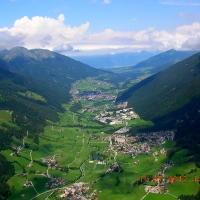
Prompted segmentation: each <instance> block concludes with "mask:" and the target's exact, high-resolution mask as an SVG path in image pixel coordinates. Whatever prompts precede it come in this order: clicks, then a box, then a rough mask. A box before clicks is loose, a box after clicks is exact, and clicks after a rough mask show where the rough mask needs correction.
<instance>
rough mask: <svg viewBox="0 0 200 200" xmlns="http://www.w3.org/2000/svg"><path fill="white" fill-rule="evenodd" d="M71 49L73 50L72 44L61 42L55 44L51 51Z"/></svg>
mask: <svg viewBox="0 0 200 200" xmlns="http://www.w3.org/2000/svg"><path fill="white" fill-rule="evenodd" d="M73 50H74V48H73V46H71V45H69V44H62V45H60V46H56V47H54V48H53V51H56V52H66V51H73Z"/></svg>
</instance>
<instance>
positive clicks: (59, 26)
mask: <svg viewBox="0 0 200 200" xmlns="http://www.w3.org/2000/svg"><path fill="white" fill-rule="evenodd" d="M64 20H65V17H64V15H63V14H61V15H59V16H58V19H53V18H49V17H39V16H36V17H33V18H32V19H29V18H28V17H26V16H25V17H23V18H21V19H18V20H16V21H15V23H14V26H13V27H12V28H10V29H8V28H0V34H1V35H4V37H6V38H8V37H12V40H9V39H6V41H7V43H6V44H5V39H3V38H4V37H0V43H1V46H3V45H2V44H4V45H5V48H9V47H10V46H16V43H17V44H21V45H22V44H24V45H25V46H26V47H27V48H47V49H50V50H51V49H53V48H54V47H55V46H59V45H61V44H66V43H70V42H75V41H76V42H77V41H79V40H83V39H84V37H85V33H86V31H87V30H88V28H89V22H86V23H85V24H82V25H80V26H79V27H70V26H69V25H65V24H64ZM14 38H16V43H13V42H11V41H13V40H15V39H14ZM9 41H10V42H9ZM20 42H21V43H20Z"/></svg>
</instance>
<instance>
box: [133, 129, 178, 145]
mask: <svg viewBox="0 0 200 200" xmlns="http://www.w3.org/2000/svg"><path fill="white" fill-rule="evenodd" d="M174 136H175V133H174V131H158V132H151V133H140V134H138V135H137V137H136V140H137V141H141V140H142V141H144V140H145V141H147V142H148V144H149V145H150V146H159V145H161V144H163V143H165V141H167V140H173V139H174Z"/></svg>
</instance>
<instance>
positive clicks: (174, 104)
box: [117, 53, 200, 125]
mask: <svg viewBox="0 0 200 200" xmlns="http://www.w3.org/2000/svg"><path fill="white" fill-rule="evenodd" d="M199 98H200V54H199V53H198V54H195V55H194V56H191V57H189V58H187V59H185V60H183V61H181V62H178V63H176V64H174V65H172V66H171V67H169V68H168V69H166V70H164V71H162V72H160V73H158V74H155V75H153V76H151V77H149V78H147V79H145V80H143V81H141V82H140V83H138V84H136V85H134V86H133V87H131V88H129V89H128V90H127V91H125V92H124V93H122V94H121V95H120V96H119V97H118V98H117V101H126V100H128V105H129V106H132V107H133V108H134V110H135V111H136V112H137V113H138V114H139V115H140V116H141V117H142V118H144V119H149V120H154V121H160V122H161V121H162V122H163V124H171V125H172V124H173V123H175V122H176V120H178V119H179V118H181V116H183V115H187V112H189V111H191V106H192V105H194V102H197V104H198V102H199V101H198V100H199ZM197 107H198V106H197ZM199 109H200V108H199ZM197 111H198V110H196V112H197Z"/></svg>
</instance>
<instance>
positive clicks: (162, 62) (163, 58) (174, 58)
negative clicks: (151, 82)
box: [132, 49, 198, 74]
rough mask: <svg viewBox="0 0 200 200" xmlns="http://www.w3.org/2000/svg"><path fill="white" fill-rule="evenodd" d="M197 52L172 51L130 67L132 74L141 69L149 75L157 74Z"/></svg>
mask: <svg viewBox="0 0 200 200" xmlns="http://www.w3.org/2000/svg"><path fill="white" fill-rule="evenodd" d="M195 53H198V52H197V51H176V50H174V49H171V50H168V51H166V52H163V53H161V54H158V55H156V56H153V57H151V58H149V59H147V60H145V61H142V62H140V63H138V64H136V65H135V66H133V67H132V70H133V72H134V71H138V70H141V69H145V68H146V69H148V71H149V72H150V73H151V74H154V73H157V72H159V71H162V70H164V69H166V68H167V67H169V66H171V65H173V64H174V63H176V62H178V61H181V60H184V59H186V58H188V57H190V56H192V55H194V54H195Z"/></svg>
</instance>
